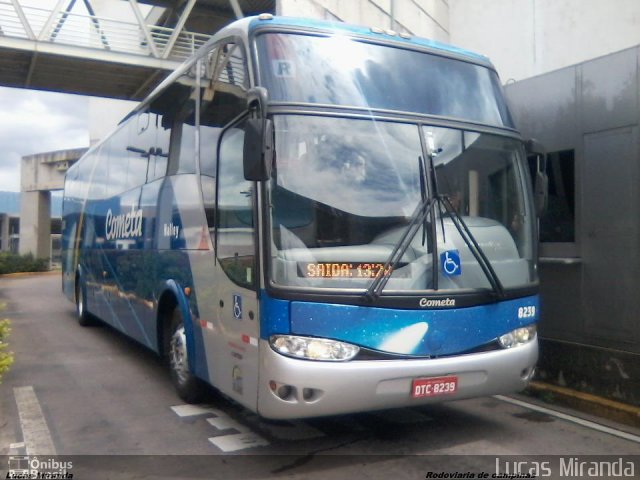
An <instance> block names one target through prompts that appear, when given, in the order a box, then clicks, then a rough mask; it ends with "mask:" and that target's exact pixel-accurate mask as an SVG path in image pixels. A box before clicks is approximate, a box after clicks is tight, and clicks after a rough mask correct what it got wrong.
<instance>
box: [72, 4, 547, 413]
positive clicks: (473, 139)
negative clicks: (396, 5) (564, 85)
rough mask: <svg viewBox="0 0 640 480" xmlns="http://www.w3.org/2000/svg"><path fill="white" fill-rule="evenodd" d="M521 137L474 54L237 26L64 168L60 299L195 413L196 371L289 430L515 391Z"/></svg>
mask: <svg viewBox="0 0 640 480" xmlns="http://www.w3.org/2000/svg"><path fill="white" fill-rule="evenodd" d="M525 145H526V142H525V141H524V140H523V138H522V137H521V135H520V134H519V133H518V131H517V130H516V128H515V125H514V122H513V119H512V117H511V115H510V113H509V110H508V108H507V105H506V103H505V100H504V97H503V93H502V87H501V84H500V82H499V79H498V75H497V73H496V71H495V69H494V68H493V66H492V64H491V63H490V62H489V60H488V59H487V58H486V57H484V56H481V55H477V54H474V53H470V52H467V51H465V50H461V49H458V48H454V47H452V46H447V45H444V44H440V43H437V42H434V41H430V40H426V39H422V38H416V37H413V36H409V35H405V34H398V33H397V32H394V31H390V30H382V29H378V28H365V27H360V26H354V25H348V24H343V23H334V22H324V21H316V20H309V19H296V18H289V17H278V16H273V15H270V14H263V15H260V16H255V17H247V18H244V19H240V20H238V21H235V22H233V23H231V24H230V25H228V26H227V27H225V28H223V29H222V30H220V31H219V32H218V33H217V34H215V35H214V36H213V37H212V38H211V40H210V41H209V42H207V44H206V45H205V46H203V47H202V48H201V49H200V50H199V51H198V52H197V53H196V54H195V55H194V56H193V58H191V59H189V60H188V61H186V62H185V63H184V64H183V65H182V66H181V67H179V68H178V69H177V70H176V71H174V72H172V73H171V74H170V75H169V76H168V77H167V78H166V80H164V81H163V82H162V83H161V84H160V85H159V86H158V87H157V88H156V89H155V90H154V91H153V92H152V93H151V94H150V95H149V96H148V97H147V98H146V99H145V100H144V101H142V102H141V103H140V105H139V106H138V107H136V108H135V109H134V110H133V111H132V112H131V113H130V114H129V115H127V116H126V117H125V118H124V119H123V120H122V121H121V122H120V124H119V126H118V127H117V129H116V130H115V131H114V132H113V133H112V134H111V135H109V136H108V137H107V138H105V139H104V140H103V141H102V142H100V143H98V144H97V145H95V146H93V147H92V148H91V149H90V150H89V151H88V152H87V153H86V154H85V155H84V156H83V157H82V158H81V159H80V160H79V161H78V162H77V163H76V164H74V165H73V166H72V167H71V168H69V170H68V172H67V175H66V179H65V193H64V212H63V217H64V233H63V244H64V252H63V259H62V261H63V273H62V275H63V291H64V294H65V295H66V296H67V297H68V298H69V300H71V301H72V302H74V303H75V305H76V310H77V317H78V321H79V323H80V324H81V325H88V324H90V323H92V322H95V321H96V320H97V319H99V320H101V321H102V322H104V323H106V324H108V325H110V326H112V327H113V328H115V329H117V330H119V331H121V332H123V333H124V334H125V335H127V336H130V337H131V338H133V339H135V340H136V341H138V342H140V343H141V344H143V345H144V346H146V347H148V348H150V349H152V350H153V351H155V352H157V353H158V354H159V355H161V356H162V357H163V358H165V359H166V363H167V364H168V370H169V374H170V376H171V380H172V382H173V384H174V386H175V388H176V390H177V394H178V395H179V396H180V397H181V398H182V399H183V400H184V401H186V402H198V401H202V399H203V392H206V391H207V389H208V386H207V384H208V385H209V386H213V387H214V388H215V389H216V390H217V391H218V392H220V393H221V394H222V395H224V396H225V397H228V398H230V399H232V400H234V401H235V402H237V403H239V404H241V405H243V406H244V407H246V408H248V409H250V410H252V411H254V412H257V413H258V414H259V415H261V416H262V417H265V418H273V419H287V418H305V417H315V416H326V415H335V414H345V413H350V412H361V411H370V410H376V409H388V408H396V407H398V408H399V407H410V406H418V405H425V404H429V403H434V402H442V401H449V400H457V399H464V398H471V397H478V396H485V395H493V394H503V393H508V392H514V391H517V390H521V389H523V388H524V387H525V386H526V385H527V382H528V381H529V380H530V379H531V377H532V375H533V372H534V368H535V364H536V360H537V356H538V346H537V335H536V322H537V320H538V315H539V300H538V277H537V265H536V261H537V251H536V248H537V247H536V242H535V238H536V229H537V226H536V225H537V213H536V210H537V204H538V203H537V202H534V190H536V192H535V194H536V195H537V194H538V193H539V192H538V190H537V187H536V188H534V186H533V185H531V182H532V179H531V174H530V172H529V167H528V164H527V150H526V148H525ZM538 176H539V175H538ZM536 198H537V197H536Z"/></svg>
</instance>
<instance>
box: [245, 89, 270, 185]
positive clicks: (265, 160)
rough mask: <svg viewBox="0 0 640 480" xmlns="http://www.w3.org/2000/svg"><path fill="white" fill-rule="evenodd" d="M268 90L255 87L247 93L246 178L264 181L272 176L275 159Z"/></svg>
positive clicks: (253, 180)
mask: <svg viewBox="0 0 640 480" xmlns="http://www.w3.org/2000/svg"><path fill="white" fill-rule="evenodd" d="M267 101H268V95H267V90H266V89H265V88H263V87H255V88H252V89H250V90H249V92H248V94H247V108H248V110H249V115H250V117H249V119H248V120H247V123H246V127H245V134H244V155H243V170H244V178H245V179H246V180H249V181H252V182H262V181H265V180H268V179H269V177H270V176H271V163H272V161H273V122H272V121H271V120H269V119H268V118H267V111H266V110H267Z"/></svg>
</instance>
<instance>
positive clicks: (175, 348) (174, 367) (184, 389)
mask: <svg viewBox="0 0 640 480" xmlns="http://www.w3.org/2000/svg"><path fill="white" fill-rule="evenodd" d="M168 356H169V371H170V374H171V382H172V383H173V386H174V387H175V389H176V391H177V392H178V396H180V398H181V399H182V400H184V401H185V402H187V403H198V402H200V401H201V400H202V398H203V396H204V387H203V385H202V382H201V381H200V379H198V378H197V377H196V376H195V375H193V374H192V373H191V371H190V369H189V355H188V351H187V335H186V332H185V329H184V320H183V319H182V313H181V312H180V308H175V309H174V311H173V315H172V318H171V337H170V338H169V348H168Z"/></svg>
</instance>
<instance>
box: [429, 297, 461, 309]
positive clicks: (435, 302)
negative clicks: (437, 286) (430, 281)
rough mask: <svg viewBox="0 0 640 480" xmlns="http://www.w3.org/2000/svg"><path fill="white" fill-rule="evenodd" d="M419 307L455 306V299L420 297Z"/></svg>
mask: <svg viewBox="0 0 640 480" xmlns="http://www.w3.org/2000/svg"><path fill="white" fill-rule="evenodd" d="M420 306H421V307H423V308H424V307H455V306H456V300H455V299H454V298H432V299H428V298H421V299H420Z"/></svg>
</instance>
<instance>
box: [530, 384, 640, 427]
mask: <svg viewBox="0 0 640 480" xmlns="http://www.w3.org/2000/svg"><path fill="white" fill-rule="evenodd" d="M527 392H528V393H529V394H530V395H532V396H534V397H536V398H538V399H540V400H543V401H544V402H546V403H553V404H557V405H563V406H566V407H570V408H573V409H575V410H578V411H581V412H584V413H588V414H590V415H594V416H597V417H602V418H606V419H607V420H611V421H614V422H618V423H622V424H624V425H629V426H631V427H636V428H640V407H636V406H634V405H629V404H627V403H621V402H617V401H615V400H610V399H608V398H603V397H599V396H597V395H592V394H590V393H583V392H579V391H577V390H572V389H570V388H565V387H559V386H556V385H550V384H548V383H542V382H531V383H529V386H528V388H527Z"/></svg>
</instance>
